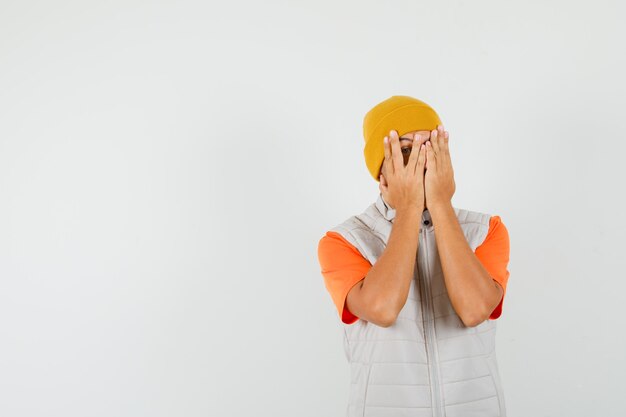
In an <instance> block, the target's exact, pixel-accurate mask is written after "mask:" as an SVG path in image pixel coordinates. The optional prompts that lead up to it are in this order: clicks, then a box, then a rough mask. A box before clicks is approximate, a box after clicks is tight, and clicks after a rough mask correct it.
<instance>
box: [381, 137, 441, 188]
mask: <svg viewBox="0 0 626 417" xmlns="http://www.w3.org/2000/svg"><path fill="white" fill-rule="evenodd" d="M416 133H419V135H420V137H422V138H429V139H430V130H413V131H411V132H407V133H405V134H404V135H402V136H400V150H401V152H402V157H403V158H404V165H405V166H406V164H407V163H408V162H409V156H410V155H411V149H412V147H413V139H414V137H415V134H416ZM384 167H385V162H384V161H383V164H382V166H381V170H382V171H381V172H382V173H383V175H385V172H386V171H385V170H384ZM385 178H386V176H385Z"/></svg>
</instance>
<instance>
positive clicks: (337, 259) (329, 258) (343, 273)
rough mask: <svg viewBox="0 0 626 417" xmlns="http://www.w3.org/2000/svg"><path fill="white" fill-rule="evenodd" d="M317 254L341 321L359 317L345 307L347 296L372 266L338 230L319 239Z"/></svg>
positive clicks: (349, 321) (350, 322)
mask: <svg viewBox="0 0 626 417" xmlns="http://www.w3.org/2000/svg"><path fill="white" fill-rule="evenodd" d="M317 255H318V260H319V264H320V268H321V272H322V276H323V277H324V285H325V286H326V289H327V290H328V292H329V293H330V296H331V298H332V300H333V303H334V304H335V306H336V307H337V312H338V313H339V317H340V318H341V321H342V322H344V323H346V324H352V323H354V322H355V321H357V320H358V317H357V316H356V315H354V314H352V312H351V311H350V310H349V309H348V306H346V297H347V296H348V292H350V290H351V289H352V287H353V286H354V285H355V284H356V283H357V282H359V281H361V280H362V279H363V278H365V275H367V272H368V271H369V270H370V268H371V267H372V265H371V264H370V262H369V261H368V260H367V259H366V258H364V257H363V255H361V253H360V252H359V251H358V249H357V248H355V247H354V246H353V245H352V244H351V243H350V242H348V241H347V240H346V239H345V238H344V237H343V236H341V234H340V233H338V232H331V231H329V232H326V234H325V235H324V236H323V237H322V238H321V239H320V241H319V244H318V249H317Z"/></svg>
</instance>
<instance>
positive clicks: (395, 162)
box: [389, 130, 404, 173]
mask: <svg viewBox="0 0 626 417" xmlns="http://www.w3.org/2000/svg"><path fill="white" fill-rule="evenodd" d="M389 137H390V140H391V162H392V166H393V170H392V171H391V172H393V173H395V172H397V171H398V170H400V169H402V167H404V157H403V156H402V150H401V149H400V138H399V137H398V132H396V131H395V130H392V131H390V132H389Z"/></svg>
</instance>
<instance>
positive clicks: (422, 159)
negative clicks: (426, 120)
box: [415, 143, 426, 175]
mask: <svg viewBox="0 0 626 417" xmlns="http://www.w3.org/2000/svg"><path fill="white" fill-rule="evenodd" d="M415 152H419V154H418V157H417V171H416V172H417V174H420V175H424V167H425V166H426V145H424V144H423V143H422V144H421V145H419V148H418V149H416V150H415Z"/></svg>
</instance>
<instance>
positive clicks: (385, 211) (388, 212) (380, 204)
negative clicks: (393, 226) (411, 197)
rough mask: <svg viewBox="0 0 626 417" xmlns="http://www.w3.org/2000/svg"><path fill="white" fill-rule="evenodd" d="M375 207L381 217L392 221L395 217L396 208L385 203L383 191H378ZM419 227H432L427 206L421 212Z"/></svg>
mask: <svg viewBox="0 0 626 417" xmlns="http://www.w3.org/2000/svg"><path fill="white" fill-rule="evenodd" d="M376 208H377V209H378V211H379V212H380V214H382V215H383V217H384V218H385V219H387V220H389V221H390V222H392V223H393V219H394V218H395V217H396V209H394V208H392V207H391V206H390V205H388V204H387V202H386V201H385V199H384V198H383V193H378V199H377V200H376ZM421 227H423V228H426V229H429V230H430V229H432V227H433V221H432V219H431V217H430V212H429V211H428V209H427V208H425V209H424V211H423V212H422V225H421Z"/></svg>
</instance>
